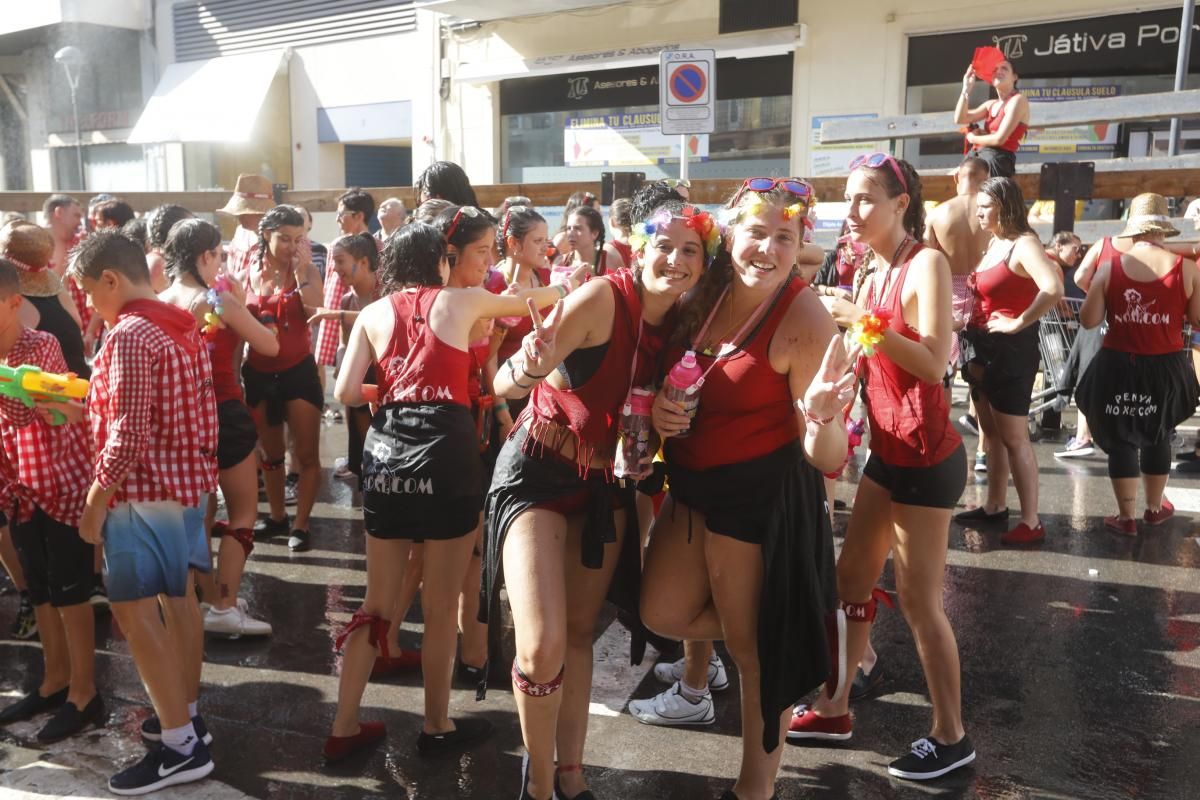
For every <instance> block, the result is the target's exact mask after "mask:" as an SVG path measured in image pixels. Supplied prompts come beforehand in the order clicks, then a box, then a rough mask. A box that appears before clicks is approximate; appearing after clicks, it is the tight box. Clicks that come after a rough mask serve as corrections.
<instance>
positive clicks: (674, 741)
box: [0, 410, 1200, 800]
mask: <svg viewBox="0 0 1200 800" xmlns="http://www.w3.org/2000/svg"><path fill="white" fill-rule="evenodd" d="M957 413H959V412H958V411H957V410H956V414H957ZM344 436H345V433H344V428H342V426H340V425H339V426H334V427H331V428H329V429H328V430H327V431H326V435H325V441H326V443H327V445H328V447H327V449H326V452H327V453H330V454H335V453H338V452H341V451H342V449H343V448H344V444H343V442H344ZM973 443H974V440H973V438H970V437H968V444H969V445H971V446H973ZM1036 449H1037V455H1038V459H1039V462H1040V463H1041V464H1042V482H1041V487H1042V498H1043V499H1042V508H1043V512H1044V513H1043V518H1044V520H1045V522H1046V527H1047V530H1048V537H1047V540H1046V543H1045V545H1044V546H1042V547H1040V548H1038V549H1035V550H1030V551H1013V550H1007V549H1003V548H1001V547H1000V546H999V534H1000V533H1001V532H1002V531H1001V530H999V529H997V530H964V529H962V528H960V527H958V526H954V527H953V528H952V531H951V552H950V566H949V574H948V576H947V582H946V604H947V608H948V611H949V614H950V618H951V622H952V623H953V625H954V627H955V630H956V631H957V634H958V638H959V644H960V647H961V650H962V662H963V672H964V675H963V704H964V710H965V716H966V720H967V725H968V730H969V731H970V733H971V735H972V738H973V739H974V742H975V745H976V748H977V750H978V752H979V759H978V761H977V762H976V764H975V766H973V767H972V768H970V769H967V770H964V771H962V772H961V773H960V774H958V775H954V776H951V777H949V778H947V779H945V780H943V781H941V782H939V783H937V784H936V785H932V786H914V785H912V784H907V783H903V782H897V781H894V780H892V779H890V778H888V776H887V774H886V769H885V765H886V763H887V761H888V760H890V759H891V758H893V757H895V756H897V755H899V754H901V753H902V752H905V751H906V750H907V748H908V744H909V742H910V741H912V740H913V739H916V738H918V737H919V736H921V735H923V734H924V733H925V730H926V727H925V726H926V725H927V724H928V718H929V703H928V700H927V699H926V696H925V692H924V685H923V681H922V678H921V674H920V669H919V666H918V664H917V661H916V656H915V652H914V649H913V643H912V637H911V636H910V634H909V632H908V630H907V628H906V626H905V625H904V623H903V620H902V618H901V617H900V616H899V614H897V613H893V612H888V613H883V614H881V616H880V619H879V622H878V624H877V627H876V635H875V641H876V644H877V647H878V648H879V650H880V652H881V655H882V658H883V659H884V663H885V666H886V669H887V672H888V674H889V675H890V676H891V678H890V680H889V681H888V683H887V684H886V687H885V692H884V694H883V695H882V696H881V697H878V698H876V699H873V700H869V701H866V702H864V703H862V704H859V705H858V706H857V707H856V708H855V714H856V727H855V738H854V740H853V741H852V742H850V743H848V745H847V746H836V747H824V746H809V747H793V746H788V747H787V749H786V753H785V755H784V761H783V769H782V773H781V778H780V782H779V797H780V798H781V800H789V799H792V798H863V799H864V800H874V799H875V798H879V799H880V800H883V799H884V798H887V799H891V798H905V799H907V798H914V799H915V798H926V797H930V796H933V797H954V798H959V797H963V798H967V797H979V798H996V799H999V798H1004V799H1005V800H1008V799H1009V798H1013V799H1015V798H1054V799H1055V800H1067V799H1068V798H1079V800H1084V799H1086V800H1105V799H1107V798H1113V800H1116V799H1117V798H1121V799H1122V800H1123V799H1124V798H1130V797H1136V798H1163V799H1164V800H1166V799H1167V798H1179V800H1184V799H1185V798H1187V799H1189V800H1190V799H1191V798H1195V797H1197V796H1198V793H1200V790H1198V789H1197V788H1196V787H1197V786H1200V776H1196V775H1195V774H1194V764H1195V757H1196V755H1197V754H1198V753H1200V651H1198V650H1197V644H1198V643H1200V593H1198V590H1200V581H1198V577H1200V571H1198V569H1197V568H1198V567H1200V538H1197V530H1196V526H1195V525H1194V524H1193V519H1191V518H1189V517H1193V518H1200V483H1197V482H1196V481H1194V480H1188V479H1182V478H1172V486H1171V488H1170V489H1169V491H1168V494H1169V496H1170V497H1171V498H1172V499H1173V500H1174V501H1175V504H1176V506H1177V507H1178V508H1179V509H1180V512H1181V513H1180V515H1179V517H1178V518H1176V519H1174V520H1172V521H1171V522H1170V523H1169V524H1167V525H1166V526H1164V527H1163V528H1162V529H1160V530H1154V531H1153V532H1150V533H1146V534H1144V535H1143V536H1141V537H1140V538H1138V539H1136V540H1132V539H1125V538H1119V537H1117V536H1115V535H1113V534H1109V533H1106V532H1105V531H1104V529H1103V523H1102V517H1103V515H1104V514H1106V513H1111V508H1112V505H1113V501H1112V497H1111V493H1110V491H1109V488H1108V481H1107V479H1106V478H1105V471H1104V462H1103V460H1102V457H1099V456H1097V457H1093V458H1091V459H1086V460H1082V461H1073V462H1067V463H1064V462H1056V461H1055V459H1054V458H1053V457H1052V455H1051V452H1052V450H1053V449H1055V445H1054V444H1053V443H1042V444H1039V445H1037V448H1036ZM861 458H862V457H861V455H860V457H859V461H860V462H861ZM326 461H327V462H329V461H332V457H331V456H328V457H327V458H326ZM327 467H328V464H327ZM326 473H327V474H328V469H327V470H326ZM324 485H325V488H324V489H323V490H322V495H321V497H320V502H319V504H318V506H317V509H316V517H317V521H316V524H315V525H314V548H313V550H312V551H311V552H309V553H305V554H303V555H297V556H293V555H290V554H289V553H288V552H287V549H286V546H285V545H284V544H282V543H281V542H276V543H265V544H262V545H260V546H259V547H258V548H257V549H256V551H255V553H254V555H253V557H252V558H251V562H250V572H249V574H248V576H247V579H246V584H245V592H244V594H245V596H246V597H247V599H248V600H249V601H250V604H251V606H252V608H254V609H255V610H256V612H258V613H261V614H262V615H264V616H265V617H266V618H267V619H269V620H270V621H271V622H272V623H273V624H274V625H275V630H276V635H275V636H274V637H273V638H272V639H270V640H268V641H263V642H250V641H242V642H230V641H220V640H216V639H211V638H210V640H209V641H208V643H207V656H208V661H207V663H206V665H205V669H204V682H205V688H204V695H203V697H202V700H201V708H202V711H203V713H204V714H205V717H206V719H207V721H208V723H209V727H210V728H211V729H212V730H213V732H214V735H215V736H216V742H215V744H214V746H213V754H214V758H215V759H216V762H217V769H216V771H215V772H214V774H213V778H212V779H210V780H208V781H206V782H204V783H202V784H199V785H196V786H193V787H188V788H185V789H181V790H172V791H169V792H163V793H162V794H161V795H160V796H162V797H170V798H240V797H244V796H247V795H248V796H251V797H256V798H321V800H335V799H336V798H347V799H348V798H369V797H392V798H403V797H407V798H421V799H422V800H425V799H426V798H430V799H433V798H437V799H439V800H441V799H444V798H472V799H475V800H484V799H485V798H486V800H492V798H504V799H505V800H508V799H509V798H514V797H516V796H517V793H518V770H519V764H520V753H521V742H520V734H519V729H518V726H517V718H516V715H515V711H514V707H513V701H512V696H511V693H510V692H509V691H507V690H505V689H503V688H501V689H495V690H493V691H492V692H491V693H489V695H488V698H487V700H486V701H485V702H483V703H476V702H475V701H474V696H473V694H472V693H471V692H469V691H466V690H456V691H455V693H454V697H453V700H452V706H453V710H454V711H455V712H456V713H460V714H463V713H469V714H480V715H483V716H486V717H488V718H489V719H491V720H492V721H493V722H494V723H495V724H496V726H497V728H498V734H497V735H496V736H495V737H494V739H493V740H491V741H490V742H488V743H486V744H484V745H482V746H480V747H479V748H478V749H476V750H474V751H472V752H470V753H469V754H465V755H462V756H459V757H457V758H448V759H446V758H443V759H436V760H428V759H422V758H419V757H418V756H417V755H416V753H415V740H416V735H417V732H418V730H419V725H420V718H419V710H420V708H421V696H420V685H419V678H418V677H417V676H415V675H414V676H411V677H407V678H401V679H399V680H396V681H391V682H387V683H373V684H371V686H370V687H369V689H368V692H367V695H366V699H365V702H364V708H365V714H366V715H368V716H369V717H372V718H377V719H382V720H385V721H386V722H387V724H388V729H389V734H390V735H389V737H388V740H387V742H386V744H385V745H384V746H382V747H380V748H379V749H378V750H376V751H374V752H372V753H371V754H369V755H366V756H364V757H362V758H359V759H357V760H353V761H352V762H351V763H349V764H346V765H345V766H343V767H340V768H338V769H326V768H324V767H322V766H321V764H320V759H319V752H320V747H321V743H322V741H323V738H324V736H325V734H326V733H327V731H328V729H329V726H330V722H331V720H332V718H333V712H334V704H335V698H336V691H337V677H336V662H335V658H334V655H333V652H332V640H333V638H334V634H335V631H336V630H337V629H338V628H339V627H340V626H341V625H342V624H343V623H344V622H345V621H346V620H348V619H349V617H350V615H351V613H352V611H353V609H354V608H355V607H356V606H357V605H358V603H360V602H361V600H362V596H363V580H364V573H363V533H362V523H361V519H360V515H359V513H358V512H357V511H356V510H355V509H354V508H353V507H352V502H353V499H354V498H353V496H352V493H351V492H350V490H349V489H348V487H347V486H345V485H343V484H340V483H338V482H336V481H334V480H332V479H331V478H330V479H328V480H326V481H325V484H324ZM853 489H854V486H853V476H852V477H851V480H849V481H847V482H844V483H842V484H840V485H839V487H838V496H839V497H841V498H843V499H846V500H852V498H853ZM981 491H982V487H981V486H978V485H969V486H968V488H967V492H966V495H965V497H964V502H972V503H973V502H976V501H977V500H978V498H979V497H980V495H979V492H981ZM1015 501H1016V498H1015V495H1013V496H1011V499H1010V502H1011V503H1012V504H1013V505H1014V506H1015V504H1016V502H1015ZM845 523H846V515H845V514H839V515H838V531H837V532H838V535H839V536H841V534H842V532H843V531H844V527H845ZM884 584H885V585H886V586H888V587H889V588H893V586H894V584H893V581H892V576H891V572H890V569H889V571H888V572H887V573H886V574H885V576H884ZM15 610H16V598H15V596H14V595H9V596H6V597H3V598H0V630H7V627H8V624H9V621H10V620H11V619H12V616H13V614H14V613H15ZM98 625H99V628H98V630H99V632H100V636H99V637H98V642H99V645H98V646H99V647H100V655H99V662H100V666H99V670H100V673H99V674H100V681H101V686H102V690H103V691H104V693H105V695H106V697H108V698H111V702H110V709H111V718H110V722H109V726H108V727H107V728H106V729H104V730H103V731H98V732H95V733H92V734H90V735H88V736H86V737H83V738H81V739H77V740H74V741H69V742H65V743H61V744H59V745H55V746H53V747H51V748H49V749H44V748H39V747H37V746H36V744H34V738H33V733H34V731H35V730H36V728H37V725H36V724H35V723H27V724H25V725H19V726H14V727H11V728H9V729H7V730H4V731H0V770H2V771H3V772H2V773H0V796H3V797H5V798H23V797H30V798H46V797H78V798H90V797H97V798H102V797H108V796H109V795H108V794H107V792H106V791H105V789H104V788H103V787H104V780H105V778H106V777H107V775H108V774H109V773H110V772H111V770H112V764H113V763H114V761H116V762H125V761H128V760H132V759H134V758H135V757H137V756H139V755H140V753H141V752H142V745H141V743H140V741H139V740H138V737H137V729H138V725H139V723H140V721H141V720H142V718H143V717H144V716H145V715H146V714H147V713H148V711H147V707H146V705H145V697H144V693H143V691H142V689H141V686H140V684H139V682H138V679H137V676H136V673H135V671H134V669H133V664H132V662H131V660H130V658H129V651H128V647H127V645H126V644H125V642H124V641H123V639H122V637H121V635H120V632H119V631H118V630H115V629H114V627H113V626H112V625H111V623H110V621H108V620H107V619H104V620H101V621H99V623H98ZM419 630H420V624H419V610H416V611H414V613H413V615H412V616H411V618H410V620H409V621H408V622H407V623H406V632H405V634H404V635H405V636H407V637H410V638H411V639H412V640H413V641H415V640H416V637H417V636H418V635H419ZM626 642H627V635H626V633H625V631H624V629H623V628H622V627H621V625H620V624H619V623H613V622H611V621H610V620H607V619H606V620H605V621H604V624H602V626H601V629H600V630H598V631H597V647H596V653H597V656H596V657H597V662H598V665H597V670H596V675H597V685H596V690H595V693H594V697H593V700H594V703H593V716H592V723H591V734H590V738H589V740H588V753H587V759H586V762H587V775H588V778H589V780H590V782H591V785H592V788H593V789H594V791H595V792H596V795H597V797H600V798H606V800H611V799H613V798H620V800H631V799H634V798H655V800H685V799H686V800H692V799H693V798H711V797H716V796H717V795H719V794H720V792H721V791H723V790H724V789H726V788H728V787H729V786H730V785H731V781H732V777H733V776H734V775H735V774H736V770H737V762H738V751H739V743H738V738H737V737H738V730H739V718H738V717H739V715H738V708H737V702H736V695H735V694H734V693H733V692H732V691H730V692H726V693H725V694H723V695H718V696H717V701H716V709H717V723H716V724H715V725H713V726H712V727H710V728H706V729H702V730H666V729H660V728H651V727H647V726H644V725H640V724H638V723H637V722H636V721H634V720H633V719H632V718H631V717H630V716H629V715H628V714H627V713H625V712H624V706H625V703H626V702H627V701H628V700H629V699H630V698H633V697H647V696H650V695H652V694H654V693H656V692H657V691H659V689H660V687H659V686H658V685H657V684H656V682H655V680H654V678H653V676H652V675H651V674H649V672H648V669H649V662H647V663H646V664H645V665H643V666H642V667H638V668H631V667H629V666H628V665H627V659H626V649H625V644H626ZM38 663H39V651H38V649H37V647H36V644H27V643H20V642H15V641H12V640H0V691H3V692H5V693H7V694H8V695H12V696H15V695H16V694H17V692H18V691H19V690H20V689H21V688H22V687H26V686H28V685H30V683H29V682H30V681H31V680H33V676H35V675H37V674H38ZM735 686H736V682H735Z"/></svg>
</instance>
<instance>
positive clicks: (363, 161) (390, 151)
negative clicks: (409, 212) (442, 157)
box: [345, 144, 413, 186]
mask: <svg viewBox="0 0 1200 800" xmlns="http://www.w3.org/2000/svg"><path fill="white" fill-rule="evenodd" d="M345 150H346V152H345V160H346V185H347V186H411V185H412V179H413V178H412V148H411V147H383V146H377V145H363V144H348V145H346V148H345Z"/></svg>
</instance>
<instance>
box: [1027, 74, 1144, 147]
mask: <svg viewBox="0 0 1200 800" xmlns="http://www.w3.org/2000/svg"><path fill="white" fill-rule="evenodd" d="M1021 94H1023V95H1025V97H1026V98H1028V99H1029V102H1030V103H1032V104H1033V106H1032V107H1031V108H1030V111H1029V115H1030V118H1031V119H1032V120H1033V124H1035V125H1036V124H1037V106H1038V105H1039V104H1041V103H1063V102H1066V101H1069V100H1094V99H1097V98H1104V97H1116V96H1118V95H1119V94H1121V87H1120V86H1116V85H1114V84H1097V85H1093V86H1032V87H1028V88H1026V87H1022V88H1021ZM1120 127H1121V126H1120V125H1117V124H1110V123H1107V122H1098V123H1093V124H1091V125H1073V126H1071V127H1068V128H1046V129H1044V130H1031V131H1030V132H1029V133H1028V134H1026V136H1025V141H1023V142H1022V143H1021V152H1022V153H1040V154H1042V155H1049V154H1063V153H1095V154H1097V155H1103V154H1105V153H1107V154H1110V155H1111V154H1112V153H1113V152H1114V151H1115V150H1116V146H1117V134H1118V133H1119V131H1120Z"/></svg>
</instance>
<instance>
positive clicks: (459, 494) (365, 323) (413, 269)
mask: <svg viewBox="0 0 1200 800" xmlns="http://www.w3.org/2000/svg"><path fill="white" fill-rule="evenodd" d="M480 213H481V212H480ZM449 269H450V268H449V264H448V262H447V259H446V240H445V237H444V236H443V234H442V232H441V231H440V230H439V229H437V228H435V227H433V226H431V225H426V224H424V223H419V222H415V223H412V224H410V225H408V226H406V227H404V228H402V229H401V230H400V231H399V232H398V233H396V234H395V235H394V236H393V238H392V241H391V244H390V245H389V247H388V249H387V250H385V252H384V257H383V261H382V263H381V265H380V270H379V273H380V280H381V281H382V282H383V285H384V291H385V292H389V291H390V294H388V295H386V296H385V297H384V298H383V299H381V300H377V301H376V302H374V303H372V304H370V305H369V306H367V307H366V308H365V309H363V310H362V312H360V313H359V315H358V319H357V320H356V321H355V323H354V328H353V330H352V331H351V334H350V342H349V344H348V346H347V348H346V356H345V358H344V360H343V362H342V368H341V372H340V373H339V374H338V379H337V386H336V387H335V389H334V396H335V397H336V398H337V399H338V401H339V402H342V403H345V404H346V405H347V406H356V405H360V404H361V403H363V402H364V401H367V400H372V402H375V403H377V404H378V406H379V407H378V410H377V411H376V412H375V415H374V417H373V419H372V422H371V430H370V432H369V433H368V434H367V441H366V444H365V446H364V451H363V519H364V528H365V529H366V533H367V537H366V538H367V543H366V545H367V551H366V556H367V594H366V599H365V600H364V601H363V605H362V607H361V608H360V609H359V610H358V611H356V612H355V613H354V616H353V618H352V619H351V620H350V623H349V625H347V626H346V628H345V629H344V630H343V631H342V633H341V635H340V636H339V637H338V640H337V644H338V646H339V647H341V648H342V649H343V659H342V674H341V678H340V681H339V688H338V708H337V714H336V715H335V717H334V721H333V731H332V734H331V735H330V736H329V738H328V739H327V740H326V742H325V748H324V756H325V759H326V760H327V761H337V760H340V759H342V758H345V757H346V756H348V755H350V754H351V753H353V752H355V751H356V750H359V749H361V748H363V747H366V746H368V745H369V744H371V743H372V742H374V741H377V740H378V739H380V738H382V737H383V735H384V727H383V724H382V723H378V722H361V723H360V721H359V706H360V703H361V701H362V693H363V690H364V688H365V687H366V684H367V680H368V678H369V676H370V674H371V669H372V667H373V666H374V664H375V659H376V656H377V655H382V656H384V657H385V658H387V657H388V656H389V654H390V647H389V641H388V620H387V619H385V618H384V616H383V615H384V614H387V613H389V612H390V611H391V610H392V608H393V607H394V605H395V599H396V595H397V593H398V592H399V590H400V583H401V578H402V576H403V574H404V571H405V566H406V563H407V561H408V553H409V548H410V547H411V544H412V543H413V542H414V541H423V542H424V550H425V552H424V573H423V577H424V581H423V588H422V602H421V607H422V610H423V612H424V619H425V630H424V634H423V636H422V640H423V647H422V649H421V666H422V673H423V680H424V686H425V720H424V725H423V729H422V733H421V734H420V736H419V737H418V738H417V749H418V751H419V752H421V753H426V754H431V753H438V752H445V751H451V750H454V749H456V748H459V747H462V746H463V745H466V744H469V743H471V742H473V741H477V740H478V739H480V738H482V737H484V736H486V735H488V734H489V733H490V732H491V725H490V724H489V723H488V722H487V721H486V720H482V719H459V720H451V719H450V717H449V715H448V711H449V701H450V682H451V676H452V674H453V671H454V650H455V639H456V629H457V611H458V596H459V593H460V591H461V589H462V585H463V579H464V576H465V575H466V573H467V568H468V564H469V562H470V560H471V550H472V548H473V547H474V545H475V539H474V537H473V536H471V535H470V534H471V533H473V532H474V531H475V529H476V527H477V526H478V524H479V511H480V507H481V506H482V504H483V489H482V465H481V463H480V460H479V448H478V446H477V444H476V438H475V425H474V422H473V420H472V419H471V412H470V408H469V402H470V401H469V398H468V391H467V369H468V364H469V354H468V351H467V346H468V343H469V339H470V335H471V328H472V327H473V326H474V325H475V323H476V321H478V320H479V319H483V318H491V317H496V316H503V315H511V314H519V313H521V312H522V311H523V310H524V309H525V308H526V302H527V301H529V300H532V301H533V302H535V303H536V304H538V305H541V306H548V305H550V304H551V303H552V302H553V301H554V300H556V299H557V298H560V297H561V296H562V294H561V292H560V291H559V290H558V289H554V288H549V289H539V290H535V291H532V292H524V293H521V294H519V295H513V296H508V295H495V294H492V293H491V292H489V291H487V290H486V289H480V288H473V289H452V288H447V287H445V286H443V284H444V283H445V280H446V278H447V277H448V276H449ZM372 363H376V364H378V370H377V371H378V376H379V386H378V392H377V396H376V397H374V398H368V397H367V396H366V395H365V394H364V387H363V378H364V377H365V376H366V374H367V370H368V368H369V367H370V365H371V364H372Z"/></svg>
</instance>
